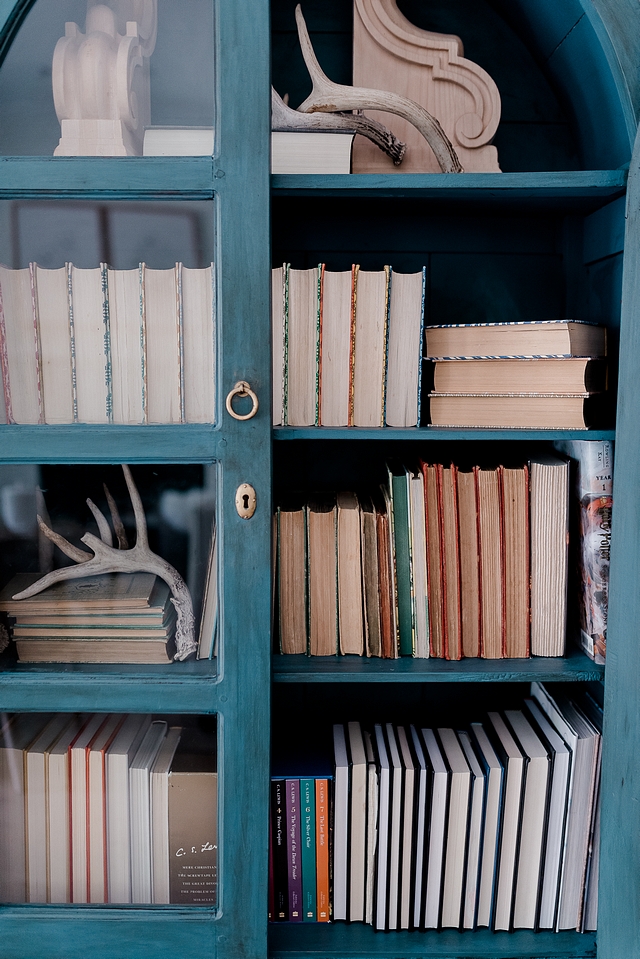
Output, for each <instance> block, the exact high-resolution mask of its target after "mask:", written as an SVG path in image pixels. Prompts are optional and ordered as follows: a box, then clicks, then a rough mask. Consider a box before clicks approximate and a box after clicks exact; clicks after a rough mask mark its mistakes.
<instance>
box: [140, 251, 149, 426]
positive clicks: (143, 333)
mask: <svg viewBox="0 0 640 959" xmlns="http://www.w3.org/2000/svg"><path fill="white" fill-rule="evenodd" d="M138 277H139V282H140V363H141V366H142V368H141V373H142V422H143V423H148V422H149V390H148V389H147V301H146V296H145V284H144V278H145V264H144V263H140V264H139V266H138Z"/></svg>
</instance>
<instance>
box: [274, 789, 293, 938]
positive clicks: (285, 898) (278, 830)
mask: <svg viewBox="0 0 640 959" xmlns="http://www.w3.org/2000/svg"><path fill="white" fill-rule="evenodd" d="M285 805H286V800H285V780H284V779H272V780H271V842H272V846H273V899H274V915H273V918H274V920H275V921H276V922H285V921H286V920H287V919H288V918H289V893H288V878H287V877H288V870H287V827H286V812H285Z"/></svg>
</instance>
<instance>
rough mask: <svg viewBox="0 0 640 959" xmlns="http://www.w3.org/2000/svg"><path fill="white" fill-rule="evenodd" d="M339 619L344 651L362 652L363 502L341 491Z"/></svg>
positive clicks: (339, 520) (339, 503)
mask: <svg viewBox="0 0 640 959" xmlns="http://www.w3.org/2000/svg"><path fill="white" fill-rule="evenodd" d="M337 507H338V621H339V633H340V652H341V653H343V654H348V653H351V654H355V655H356V656H362V655H363V653H364V651H365V649H364V621H363V609H362V598H363V597H362V555H361V535H360V506H359V503H358V497H357V496H356V494H355V493H338V496H337Z"/></svg>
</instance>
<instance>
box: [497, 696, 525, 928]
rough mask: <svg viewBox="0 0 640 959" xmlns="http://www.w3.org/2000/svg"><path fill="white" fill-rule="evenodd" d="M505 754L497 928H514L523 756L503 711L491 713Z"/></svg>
mask: <svg viewBox="0 0 640 959" xmlns="http://www.w3.org/2000/svg"><path fill="white" fill-rule="evenodd" d="M488 715H489V720H490V721H491V723H492V725H493V728H494V729H495V732H496V735H497V737H498V739H499V740H500V743H501V746H502V749H503V750H504V756H505V786H504V802H503V809H502V839H501V842H500V856H499V860H498V879H497V888H496V893H495V913H494V919H493V928H494V930H496V931H497V930H500V929H502V930H505V931H508V930H509V929H510V927H511V914H512V904H513V887H514V881H515V869H516V856H517V853H518V834H519V831H520V804H521V799H522V786H523V777H524V758H523V755H522V752H521V751H520V747H519V746H518V744H517V743H516V741H515V739H514V738H513V736H512V735H511V733H510V732H509V730H508V728H507V724H506V723H505V721H504V719H503V718H502V716H501V715H500V713H489V714H488Z"/></svg>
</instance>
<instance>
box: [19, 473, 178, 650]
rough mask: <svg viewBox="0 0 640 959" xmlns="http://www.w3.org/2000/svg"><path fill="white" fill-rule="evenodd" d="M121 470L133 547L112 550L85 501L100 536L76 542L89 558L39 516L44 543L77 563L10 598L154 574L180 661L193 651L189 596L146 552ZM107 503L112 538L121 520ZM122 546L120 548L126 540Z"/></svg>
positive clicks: (134, 495)
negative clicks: (87, 581)
mask: <svg viewBox="0 0 640 959" xmlns="http://www.w3.org/2000/svg"><path fill="white" fill-rule="evenodd" d="M122 470H123V472H124V478H125V482H126V484H127V489H128V490H129V496H130V498H131V505H132V506H133V513H134V516H135V520H136V531H137V536H136V544H135V546H133V547H132V548H131V549H127V548H126V546H125V547H123V546H122V545H120V548H119V549H116V547H114V546H113V545H112V537H111V530H110V528H109V524H108V522H107V520H106V518H105V517H104V515H103V514H102V513H101V512H100V510H99V509H98V508H97V506H95V504H94V503H92V502H91V500H87V503H88V505H89V509H90V510H91V512H92V513H93V515H94V517H95V519H96V522H97V523H98V529H99V531H100V534H101V537H102V538H101V539H98V537H97V536H94V535H93V533H85V534H84V536H83V537H82V542H83V543H85V544H86V545H87V546H88V547H89V549H90V550H91V552H92V553H93V556H92V555H91V553H87V552H85V551H84V550H82V549H78V547H76V546H74V545H73V544H72V543H69V542H68V541H67V540H66V539H65V538H64V537H63V536H60V535H59V534H58V533H55V532H54V531H53V530H52V529H49V527H48V526H47V525H46V523H45V522H44V521H43V520H42V519H41V517H40V516H38V526H39V527H40V529H41V530H42V532H43V534H44V535H45V536H46V537H47V539H50V540H51V541H52V542H53V543H55V544H56V546H59V547H60V549H61V550H62V552H63V553H64V554H65V555H66V556H68V557H69V558H70V559H72V560H74V561H75V562H76V563H77V564H78V565H77V566H64V567H62V568H61V569H55V570H52V572H50V573H47V574H46V575H45V576H43V577H41V579H39V580H38V581H37V582H35V583H33V585H31V586H29V587H28V588H27V589H24V590H22V592H20V593H16V594H15V596H13V597H12V599H28V598H29V597H30V596H35V595H36V594H37V593H41V592H42V590H44V589H46V588H47V587H48V586H52V585H53V584H54V583H60V582H64V581H65V580H68V579H80V578H81V577H84V576H99V575H100V574H102V573H136V572H138V573H140V572H144V573H155V575H156V576H159V577H160V579H162V580H164V582H165V583H166V584H167V586H168V587H169V589H170V590H171V602H172V603H173V605H174V606H175V609H176V654H175V657H174V659H177V660H183V659H186V658H187V656H189V655H191V653H194V652H195V651H196V648H197V647H196V642H195V637H194V633H195V619H194V615H193V603H192V601H191V594H190V593H189V589H188V587H187V584H186V583H185V581H184V580H183V578H182V576H181V575H180V573H179V572H178V571H177V569H174V567H173V566H171V565H170V563H167V561H166V560H164V559H163V558H162V557H161V556H158V555H157V553H154V552H152V551H151V550H150V549H149V540H148V536H147V519H146V516H145V515H144V509H143V507H142V500H141V499H140V494H139V493H138V489H137V487H136V484H135V483H134V481H133V477H132V475H131V470H130V469H129V467H128V466H126V465H125V464H123V466H122ZM107 501H108V503H109V508H110V510H111V515H112V517H113V521H114V528H115V529H116V534H117V535H118V526H120V527H122V532H124V527H123V526H122V520H121V519H120V515H119V513H118V510H117V507H116V505H115V503H114V501H113V499H112V497H111V496H110V495H108V496H107ZM114 514H115V515H114ZM116 517H117V520H116ZM118 542H119V544H121V536H120V535H118ZM124 542H125V544H126V537H125V539H124Z"/></svg>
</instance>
